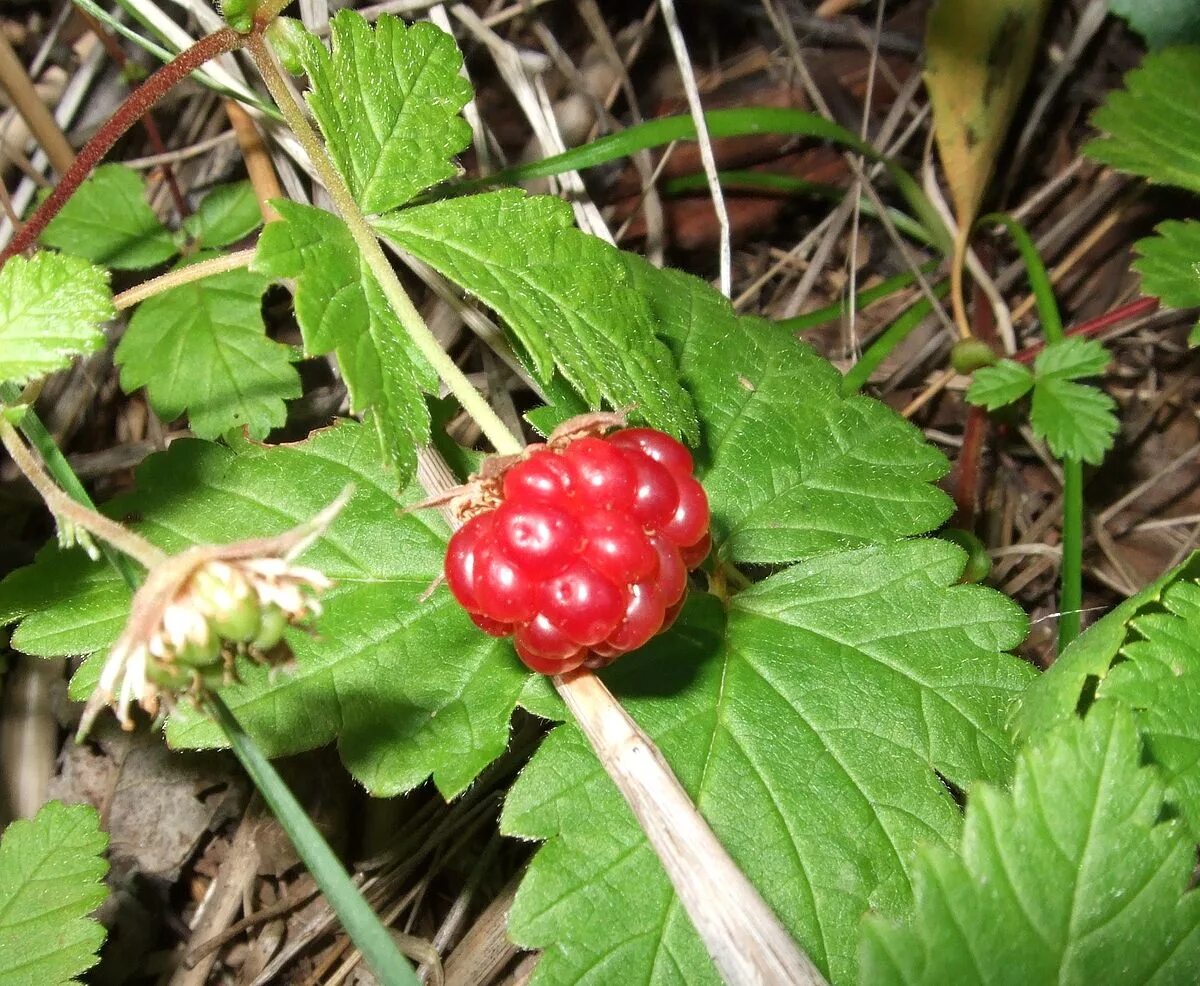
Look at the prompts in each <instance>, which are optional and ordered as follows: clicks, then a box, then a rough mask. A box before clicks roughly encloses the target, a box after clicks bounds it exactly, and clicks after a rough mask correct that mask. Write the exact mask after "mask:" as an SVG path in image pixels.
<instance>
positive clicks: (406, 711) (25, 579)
mask: <svg viewBox="0 0 1200 986" xmlns="http://www.w3.org/2000/svg"><path fill="white" fill-rule="evenodd" d="M351 483H353V484H354V485H355V492H354V495H353V497H352V498H351V501H350V503H349V505H348V506H347V507H346V509H345V510H344V511H343V512H342V513H341V514H340V515H339V517H338V519H337V521H336V522H335V523H334V525H333V527H332V528H331V529H330V530H329V531H328V532H327V533H326V534H325V535H324V536H323V537H322V538H320V539H319V540H318V541H317V542H315V543H314V545H313V546H312V547H311V548H310V549H309V550H308V551H307V552H306V553H305V554H304V555H303V556H302V563H303V564H308V565H313V566H314V567H316V568H319V569H320V570H321V571H323V572H325V573H326V574H327V575H328V576H329V577H331V578H332V579H334V581H335V582H336V583H337V584H336V586H335V588H334V589H333V590H331V591H330V592H329V593H328V594H327V595H326V596H325V597H324V602H325V607H326V612H325V614H324V616H322V617H321V619H320V620H319V621H318V622H317V624H316V626H315V633H313V634H311V635H310V634H306V633H304V632H303V631H295V632H291V633H290V634H289V641H290V642H291V644H292V647H293V650H294V651H295V653H296V666H295V668H294V669H292V670H284V671H279V670H276V671H274V672H270V671H267V670H265V669H262V668H259V667H257V666H249V667H247V668H246V669H245V672H244V683H243V684H241V685H233V686H230V687H228V688H225V689H223V690H222V695H223V697H224V698H225V700H226V701H227V702H228V703H229V705H230V707H231V708H232V709H233V710H234V712H235V713H236V714H237V717H238V718H239V719H240V720H241V721H242V723H243V724H244V725H245V726H246V728H247V730H249V731H250V732H251V733H252V734H253V735H254V737H255V739H257V740H258V742H259V743H260V744H262V746H263V747H264V749H265V750H266V751H267V753H268V754H269V755H272V756H276V755H281V754H284V753H290V752H297V751H300V750H306V749H310V748H312V747H314V746H319V745H321V744H323V743H328V742H330V741H332V740H335V739H336V740H337V741H338V744H339V747H340V750H341V754H342V757H343V759H344V760H345V762H346V765H347V767H349V769H350V770H351V772H352V773H353V774H354V775H355V776H356V777H357V778H358V779H359V780H360V781H362V783H363V784H364V785H366V786H367V788H368V789H370V790H371V791H372V792H373V793H376V794H380V795H389V794H396V793H398V792H401V791H405V790H408V789H409V788H412V787H415V786H416V785H417V784H419V783H421V782H422V781H423V780H424V779H425V778H426V777H428V776H429V775H430V773H432V774H433V777H434V780H435V782H436V783H437V785H438V787H439V788H440V789H441V790H442V792H443V793H444V794H446V795H447V796H449V795H453V794H456V793H458V792H459V791H461V790H462V789H463V788H464V787H466V786H467V785H468V784H469V783H470V782H471V780H473V779H474V777H475V775H476V774H477V773H478V772H479V771H480V770H482V769H483V767H484V766H486V765H487V764H488V763H490V762H491V761H492V760H493V759H495V757H497V756H499V754H500V753H501V752H502V751H503V749H504V747H505V744H506V742H507V737H508V719H509V716H510V714H511V712H512V709H513V706H514V705H515V703H516V701H517V697H518V695H519V693H520V691H521V689H522V687H523V686H524V684H525V681H526V680H527V678H528V674H527V673H526V672H525V671H524V669H523V668H522V666H521V665H520V663H519V662H518V661H517V659H516V656H515V655H514V654H513V652H512V647H511V645H510V644H508V643H507V642H505V641H498V640H496V639H494V638H492V637H486V636H484V635H483V634H481V633H480V632H479V631H478V630H477V629H476V628H475V627H474V625H473V624H472V623H471V622H470V620H469V619H468V618H467V616H466V614H465V613H464V612H463V611H462V610H461V609H460V608H459V607H458V606H457V604H456V603H454V601H453V600H452V598H451V597H450V594H449V592H448V591H447V590H446V589H445V588H444V587H442V588H439V589H438V590H437V591H436V592H434V594H433V595H432V596H430V598H429V599H427V600H424V601H422V597H423V596H424V595H425V593H426V592H427V591H428V590H429V587H430V586H431V585H432V584H433V582H434V580H435V579H436V578H437V576H438V575H439V574H440V573H441V570H442V558H443V555H444V553H445V547H446V539H447V537H448V531H447V530H446V528H445V525H444V524H443V522H442V521H441V519H440V515H438V514H437V513H436V511H429V510H424V511H418V512H414V513H404V514H401V513H400V511H401V510H402V508H404V507H405V506H407V505H410V504H412V503H413V502H415V501H416V500H418V499H420V498H421V497H422V496H423V493H422V491H420V490H419V489H418V488H416V487H412V488H410V489H409V490H407V491H405V492H404V493H403V494H402V495H400V496H395V495H394V494H393V493H392V492H391V491H392V490H393V488H394V486H395V479H394V476H393V475H392V474H391V473H389V472H387V471H386V470H384V469H382V468H381V467H380V466H379V453H378V446H377V444H376V442H375V440H374V437H373V435H372V434H371V432H370V430H369V429H366V428H363V427H362V426H359V425H356V424H351V423H347V424H343V425H340V426H338V427H336V428H333V429H331V430H329V431H325V432H318V433H317V434H316V435H314V436H313V437H312V438H311V439H309V440H308V441H306V442H303V443H301V444H299V445H290V446H282V447H277V448H262V447H259V446H256V445H251V444H248V443H247V444H239V445H238V446H237V448H236V449H234V450H230V449H227V448H224V447H222V446H217V445H211V444H208V443H204V442H200V441H179V442H175V443H173V444H172V445H171V447H170V449H169V450H168V451H167V452H165V453H162V454H160V455H156V456H153V457H151V458H150V459H148V460H146V462H145V463H144V464H143V466H142V467H141V468H140V469H139V470H138V487H139V492H138V493H135V494H133V495H132V496H129V497H125V498H122V499H120V500H118V501H114V502H113V503H112V504H110V512H112V513H114V514H115V515H117V516H123V515H125V514H128V513H135V514H137V515H138V516H139V517H140V518H141V520H140V521H139V523H138V525H137V527H138V529H139V530H140V531H141V532H142V533H143V534H144V535H145V536H146V537H148V538H149V539H150V540H151V541H153V542H155V543H156V544H158V545H159V546H160V547H163V548H164V549H167V550H170V551H175V550H178V549H181V548H183V547H185V546H187V545H189V544H192V543H196V542H225V541H231V540H235V539H238V538H242V537H253V536H263V535H267V534H274V533H278V532H280V531H284V530H287V529H288V528H290V527H292V526H294V525H295V524H297V523H299V522H301V521H303V520H305V519H307V518H309V517H311V516H312V515H313V514H315V513H316V512H317V511H318V510H320V509H321V508H322V507H323V506H325V505H326V504H328V503H329V502H330V501H331V500H332V499H333V498H334V497H335V496H337V495H338V493H339V492H340V491H341V490H342V489H343V488H344V487H345V486H346V485H347V484H351ZM127 607H128V591H127V590H125V589H124V587H123V583H119V582H118V581H117V579H116V577H115V576H114V575H112V574H111V573H110V571H109V570H108V568H107V567H106V566H104V565H101V564H91V563H89V562H88V561H87V559H86V558H85V557H84V556H83V555H82V553H81V552H73V553H71V554H70V555H64V554H63V553H61V552H60V551H58V550H57V549H56V548H54V547H47V548H46V549H44V550H43V551H42V553H41V554H40V555H39V557H38V560H37V562H36V563H35V564H34V565H32V566H30V567H28V568H25V569H21V570H19V571H17V572H15V573H14V574H13V575H11V576H9V578H8V579H6V580H5V581H4V582H3V583H0V624H2V623H4V622H7V621H11V620H13V619H17V618H20V617H22V616H24V615H25V614H29V613H33V614H35V615H33V616H31V617H29V618H27V619H25V620H24V622H23V623H22V624H21V626H20V627H19V628H18V629H17V631H16V633H15V634H14V638H13V645H14V646H15V647H17V648H19V649H22V650H24V651H26V652H28V653H34V654H43V655H45V654H63V653H83V652H86V651H89V650H92V649H95V648H98V647H105V646H107V645H109V644H111V643H112V641H113V640H114V639H115V638H116V635H117V633H119V631H120V626H121V623H122V621H123V619H124V614H125V613H126V612H127ZM167 736H168V739H169V740H170V742H171V743H172V744H174V745H176V746H188V747H195V746H200V747H204V746H217V745H220V744H221V742H222V741H221V734H220V732H219V731H218V730H217V729H216V728H215V727H214V726H213V725H212V724H211V723H209V722H207V721H206V720H203V719H201V718H200V717H199V716H198V715H197V714H196V713H195V712H194V711H191V710H190V709H188V708H186V707H183V708H181V709H180V711H179V712H178V713H177V714H176V715H175V716H174V717H173V718H172V720H171V721H170V723H169V725H168V729H167Z"/></svg>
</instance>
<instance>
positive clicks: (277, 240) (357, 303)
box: [252, 200, 438, 483]
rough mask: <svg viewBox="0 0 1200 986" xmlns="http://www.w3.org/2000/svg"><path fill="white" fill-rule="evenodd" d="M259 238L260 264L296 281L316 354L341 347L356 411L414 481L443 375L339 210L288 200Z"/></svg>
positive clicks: (303, 326) (299, 315)
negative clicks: (411, 333) (428, 397)
mask: <svg viewBox="0 0 1200 986" xmlns="http://www.w3.org/2000/svg"><path fill="white" fill-rule="evenodd" d="M272 204H273V205H274V206H275V208H276V209H277V210H278V211H279V214H280V215H281V216H282V217H283V220H282V221H279V222H273V223H270V224H269V225H268V226H266V227H265V228H264V229H263V232H262V235H261V236H260V237H259V238H258V252H257V253H256V254H255V258H254V263H253V264H252V269H253V270H256V271H259V272H261V273H263V274H266V275H267V276H268V277H273V278H295V279H296V299H295V308H296V320H297V321H298V322H299V323H300V331H301V333H302V334H303V336H304V346H305V351H306V352H307V353H308V354H309V355H317V354H320V353H328V352H335V353H337V357H338V363H339V364H340V366H341V370H342V376H343V377H344V378H345V380H346V385H347V387H348V388H349V390H350V401H351V405H352V407H353V409H354V410H355V411H356V412H367V411H369V412H371V417H372V420H373V421H374V423H375V427H376V429H377V430H378V432H379V437H380V441H381V443H382V446H383V450H384V453H385V454H386V455H387V457H388V459H389V460H390V461H391V462H392V463H393V465H394V466H395V467H396V470H397V472H398V473H399V476H400V482H401V483H406V482H407V481H408V478H409V477H410V476H411V475H412V473H413V470H414V469H415V468H416V461H417V453H416V450H417V448H419V447H421V446H423V445H425V444H427V443H428V442H429V409H428V408H427V407H426V405H425V400H424V398H423V397H422V391H424V392H425V393H429V394H436V393H437V388H438V379H437V375H436V374H435V373H434V372H433V369H432V368H431V367H430V366H429V364H428V363H427V362H426V361H425V357H423V356H422V355H421V354H420V353H419V352H418V351H417V349H416V347H415V346H414V345H413V344H412V342H411V340H410V339H409V337H408V333H407V332H405V331H404V328H403V327H402V326H401V325H400V322H399V321H398V320H397V318H396V316H395V314H394V313H393V312H392V309H391V307H390V306H389V305H388V303H387V300H386V299H385V298H384V296H383V292H382V291H381V290H380V287H379V284H378V282H376V280H375V278H374V277H373V276H372V274H371V272H370V271H369V270H368V269H367V267H366V265H365V264H364V263H363V260H362V255H361V254H360V253H359V251H358V247H357V246H356V245H355V243H354V238H353V237H352V236H351V235H350V230H349V229H347V228H346V224H345V223H343V222H342V221H341V220H340V219H338V218H337V216H334V215H331V214H330V213H328V212H325V211H323V210H321V209H314V208H312V207H311V206H306V205H300V204H298V203H295V202H288V201H286V200H277V201H275V202H273V203H272Z"/></svg>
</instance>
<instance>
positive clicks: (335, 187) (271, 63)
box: [248, 34, 523, 455]
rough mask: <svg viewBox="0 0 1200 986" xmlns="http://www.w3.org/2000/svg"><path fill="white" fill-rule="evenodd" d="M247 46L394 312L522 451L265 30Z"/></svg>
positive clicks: (476, 413)
mask: <svg viewBox="0 0 1200 986" xmlns="http://www.w3.org/2000/svg"><path fill="white" fill-rule="evenodd" d="M248 45H249V48H250V53H251V54H252V55H253V56H254V63H255V64H256V65H257V66H258V70H259V72H260V73H261V74H262V77H263V81H264V82H266V84H267V90H268V91H269V92H270V93H271V96H272V98H273V99H274V100H275V103H276V105H277V106H278V107H279V110H280V112H281V113H283V118H284V120H286V121H287V124H288V126H289V127H290V128H291V130H292V133H294V134H295V135H296V139H297V140H298V141H300V144H301V146H302V147H303V148H304V150H305V151H306V152H307V154H308V156H309V159H310V160H311V161H312V164H313V168H314V169H315V170H316V172H317V175H318V177H319V178H320V179H321V182H322V184H324V185H325V188H326V190H327V191H328V192H329V196H330V198H332V199H333V204H334V205H335V206H336V207H337V210H338V212H339V213H340V214H341V216H342V219H343V220H345V223H346V226H347V228H348V229H349V230H350V235H351V236H352V237H354V242H355V244H356V245H357V246H358V249H359V252H360V253H361V254H362V257H363V260H364V261H365V262H366V265H367V267H368V268H370V271H371V273H372V275H373V276H374V277H375V280H376V281H377V282H378V284H379V287H380V289H381V290H382V291H383V294H384V297H385V298H387V301H388V304H389V305H390V306H391V308H392V311H394V312H395V313H396V317H397V318H398V319H399V320H400V324H401V325H402V326H404V330H405V331H406V332H407V333H408V335H409V337H410V338H411V339H412V341H413V343H414V344H415V345H416V347H417V349H419V350H420V352H421V355H422V356H424V357H425V359H427V360H428V361H429V363H430V365H431V366H432V367H433V368H434V370H435V371H436V372H437V375H438V376H439V377H441V379H442V382H443V383H445V384H446V386H447V387H449V388H450V391H451V393H453V394H454V396H455V397H456V398H457V399H458V402H459V403H460V404H461V405H462V408H463V410H464V411H466V412H467V413H468V414H469V415H470V416H471V417H472V418H474V419H475V423H476V424H478V425H479V427H480V428H481V429H482V430H483V433H484V435H486V436H487V439H488V441H489V442H491V443H492V447H493V448H494V449H495V450H496V451H497V452H499V453H500V454H501V455H512V454H515V453H518V452H520V451H521V449H522V447H523V446H522V444H521V442H520V441H519V440H518V439H517V438H516V437H515V436H514V435H513V434H512V432H510V431H509V430H508V428H507V427H506V426H505V424H504V422H503V421H501V420H500V417H499V416H498V415H497V414H496V412H495V411H493V410H492V408H491V406H490V405H489V404H488V403H487V401H485V400H484V399H483V397H482V395H481V394H480V393H479V391H477V390H476V389H475V387H474V386H473V385H472V384H471V382H470V381H469V380H468V379H467V378H466V376H465V375H464V374H463V372H462V370H460V369H459V368H458V366H457V365H456V364H455V362H454V360H452V359H451V358H450V357H449V356H448V355H447V354H446V351H445V350H444V349H442V347H441V346H440V345H439V344H438V341H437V339H436V338H435V337H434V335H433V333H432V332H430V331H429V327H428V326H427V325H426V324H425V320H424V319H423V318H421V314H420V312H418V311H417V309H416V307H415V306H414V305H413V303H412V301H411V300H410V299H409V297H408V294H407V293H406V292H405V290H404V287H403V286H402V285H401V284H400V279H399V278H398V277H397V276H396V272H395V271H394V270H393V269H392V265H391V264H390V263H389V262H388V259H387V257H386V256H385V254H384V252H383V248H382V247H380V245H379V240H378V239H377V238H376V236H375V231H374V230H373V229H371V227H370V225H369V224H368V223H367V220H366V218H365V217H364V216H363V214H362V211H361V210H360V209H359V208H358V203H356V202H355V201H354V196H353V195H352V194H351V192H350V189H349V188H348V187H347V185H346V182H345V181H344V180H343V179H342V176H341V174H340V173H339V172H338V170H337V168H336V167H335V166H334V164H333V161H331V160H330V158H329V155H328V154H327V153H326V152H325V147H324V145H323V144H322V143H321V140H320V138H319V137H318V136H317V133H316V131H315V130H313V128H312V125H311V124H310V123H309V122H308V118H307V117H306V116H305V115H304V110H303V109H302V108H301V107H300V105H299V104H298V103H297V102H296V99H295V98H294V97H293V96H292V93H291V90H290V89H289V88H288V86H287V83H286V82H285V80H284V78H283V76H282V75H281V74H280V72H279V69H278V68H276V66H275V59H274V56H273V55H272V53H271V50H270V49H269V48H268V47H267V44H266V41H265V40H264V39H263V37H262V36H261V35H259V34H253V35H251V36H250V38H249V40H248Z"/></svg>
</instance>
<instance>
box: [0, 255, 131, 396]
mask: <svg viewBox="0 0 1200 986" xmlns="http://www.w3.org/2000/svg"><path fill="white" fill-rule="evenodd" d="M112 317H113V305H112V293H111V292H110V291H109V289H108V275H107V274H106V273H105V272H104V271H102V270H100V269H99V268H98V267H93V266H92V265H91V264H89V263H87V261H85V260H83V259H81V258H79V257H68V256H65V255H63V254H61V253H48V252H45V251H42V252H40V253H36V254H34V255H33V257H31V258H30V259H29V260H26V259H25V258H24V257H13V258H12V259H10V260H9V261H8V263H6V264H5V265H4V269H3V270H0V381H5V380H7V381H12V382H13V383H17V384H23V383H25V382H26V381H27V380H31V379H33V378H34V377H40V376H44V375H45V374H47V373H52V372H53V371H55V370H59V369H62V368H63V367H64V366H66V365H67V364H68V363H70V362H71V360H72V358H74V357H75V356H79V355H82V354H84V353H91V352H94V351H95V350H97V349H99V348H100V347H101V346H103V345H104V333H103V332H101V331H100V323H101V322H105V321H107V320H108V319H110V318H112Z"/></svg>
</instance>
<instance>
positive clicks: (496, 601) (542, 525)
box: [446, 414, 712, 674]
mask: <svg viewBox="0 0 1200 986" xmlns="http://www.w3.org/2000/svg"><path fill="white" fill-rule="evenodd" d="M614 423H623V420H622V419H621V418H620V417H619V416H617V415H607V414H599V415H586V416H584V417H583V418H579V419H573V420H572V421H569V422H566V423H565V424H564V425H563V426H561V427H560V428H559V429H557V430H556V431H555V433H554V434H553V435H551V436H550V440H549V441H548V442H547V443H546V444H545V445H540V446H536V447H531V448H530V449H528V450H527V451H526V452H525V454H524V455H522V456H519V457H517V458H515V459H508V460H497V462H496V464H494V465H493V466H492V467H491V468H490V469H489V470H487V471H485V473H484V475H483V476H482V477H480V478H478V479H476V480H474V481H473V482H472V483H470V484H468V485H467V487H465V488H464V489H465V493H464V494H463V495H462V496H461V497H460V498H458V499H457V500H456V501H455V502H456V509H457V510H458V512H459V515H460V516H463V517H466V518H467V520H466V523H464V524H463V525H462V527H460V528H459V529H458V530H457V531H456V532H455V533H454V536H453V537H452V538H451V539H450V546H449V548H448V549H447V551H446V582H447V583H448V584H449V586H450V591H451V592H452V593H453V594H454V598H455V599H457V600H458V602H459V603H460V604H461V605H462V607H463V608H464V609H465V610H466V611H467V612H468V613H469V614H470V616H471V619H472V620H473V621H474V622H475V625H476V626H478V627H479V628H480V629H481V630H483V631H484V632H485V633H489V634H491V635H492V636H495V637H508V636H511V637H512V638H513V643H514V644H515V645H516V649H517V654H518V655H520V658H521V660H522V661H524V662H525V664H527V665H528V666H529V667H530V668H532V669H533V670H534V671H539V672H542V673H544V674H561V673H563V672H565V671H571V670H573V669H575V668H577V667H580V666H581V665H586V666H588V667H590V668H597V667H603V666H604V665H606V664H608V663H609V662H611V661H613V660H615V659H616V658H617V657H619V656H620V655H622V654H625V653H628V652H629V651H631V650H636V649H637V648H638V647H641V646H642V645H643V644H645V643H646V641H648V640H649V639H650V638H651V637H653V636H654V635H655V634H656V633H660V632H661V631H662V630H664V629H666V628H667V627H669V626H670V625H671V623H672V622H673V621H674V619H675V616H676V614H678V612H679V610H680V608H681V607H682V606H683V598H684V595H685V594H686V591H687V573H688V571H689V570H690V569H693V568H696V567H697V566H699V565H700V563H701V562H702V561H703V560H704V558H705V557H706V556H707V555H708V551H709V548H710V546H711V544H712V540H711V538H710V537H709V533H708V525H709V512H708V498H707V496H705V493H704V488H703V487H702V486H701V485H700V484H699V483H698V482H697V481H696V479H695V477H693V475H692V468H693V465H692V456H691V453H690V452H688V450H687V449H686V448H685V447H684V446H683V445H681V444H680V443H679V442H677V441H676V440H675V439H674V438H672V437H671V436H670V435H666V434H664V433H663V432H661V431H655V430H654V429H652V428H622V429H621V430H619V431H615V432H612V433H611V434H608V435H607V436H606V435H604V431H605V430H606V429H607V428H610V427H612V426H613V424H614Z"/></svg>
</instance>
